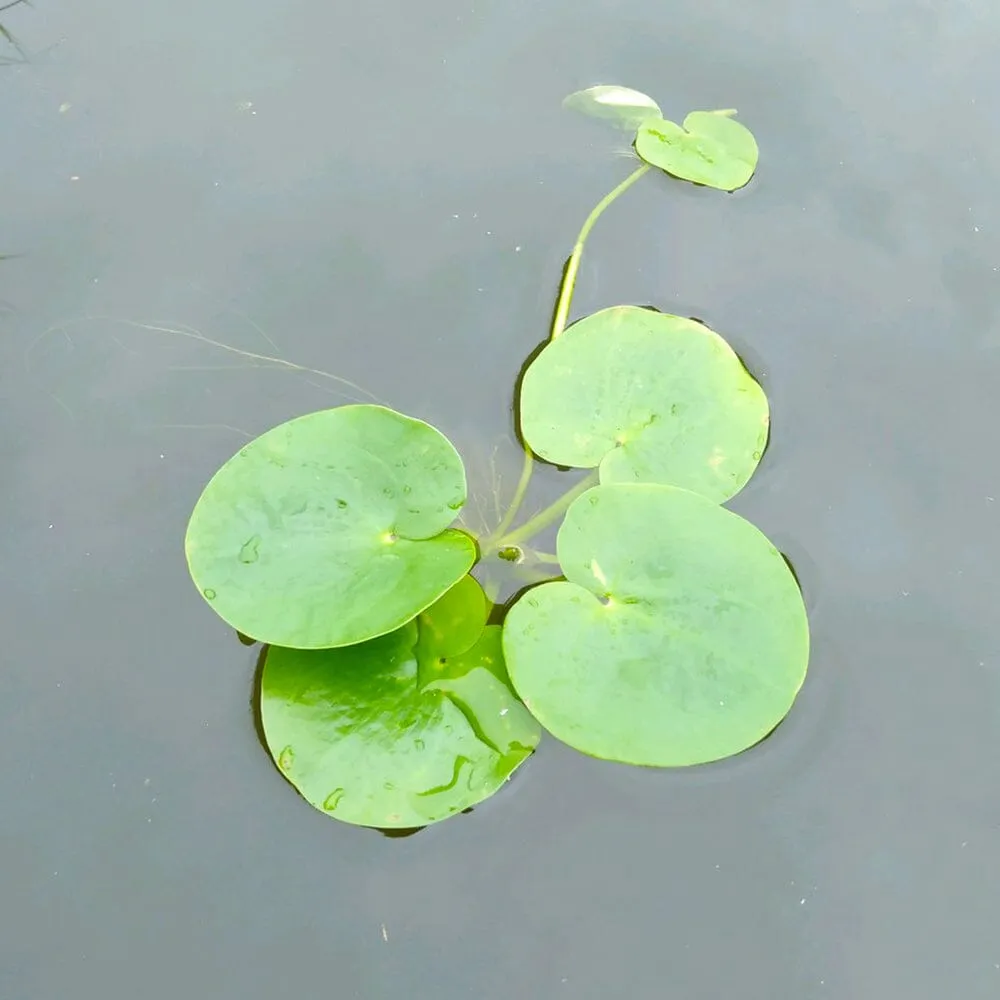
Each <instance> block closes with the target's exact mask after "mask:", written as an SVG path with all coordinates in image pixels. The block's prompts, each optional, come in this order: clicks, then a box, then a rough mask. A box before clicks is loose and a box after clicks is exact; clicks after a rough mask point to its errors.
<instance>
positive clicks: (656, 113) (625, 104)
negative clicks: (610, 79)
mask: <svg viewBox="0 0 1000 1000" xmlns="http://www.w3.org/2000/svg"><path fill="white" fill-rule="evenodd" d="M563 107H564V108H568V109H570V110H572V111H579V112H581V113H582V114H585V115H590V117H591V118H603V119H604V120H606V121H611V122H614V123H615V124H616V125H618V126H619V127H621V128H626V129H634V128H637V127H638V126H639V125H641V124H642V123H643V122H644V121H645V120H646V119H647V118H659V117H660V108H659V105H658V104H657V103H656V101H654V100H653V98H652V97H649V96H648V95H647V94H643V93H641V92H640V91H638V90H632V89H631V88H630V87H616V86H608V85H601V86H598V87H588V88H587V89H586V90H577V91H576V92H575V93H572V94H570V95H569V97H567V98H566V99H565V100H564V101H563Z"/></svg>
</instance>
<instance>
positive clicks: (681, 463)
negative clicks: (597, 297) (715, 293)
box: [520, 306, 768, 502]
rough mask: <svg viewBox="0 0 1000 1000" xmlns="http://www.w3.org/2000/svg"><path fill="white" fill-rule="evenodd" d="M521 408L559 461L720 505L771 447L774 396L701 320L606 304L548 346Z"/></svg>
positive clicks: (527, 424) (542, 447)
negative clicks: (768, 445)
mask: <svg viewBox="0 0 1000 1000" xmlns="http://www.w3.org/2000/svg"><path fill="white" fill-rule="evenodd" d="M520 413H521V431H522V433H523V434H524V438H525V440H526V441H527V443H528V444H529V445H530V446H531V448H532V450H533V451H534V452H535V454H536V455H539V456H541V457H542V458H545V459H547V460H548V461H550V462H554V463H556V464H557V465H569V466H574V467H576V468H583V469H589V468H595V467H597V466H599V467H600V479H601V482H602V483H616V482H646V483H649V482H653V483H665V484H667V485H671V486H683V487H684V488H685V489H690V490H694V491H695V492H697V493H702V494H704V495H705V496H707V497H709V498H710V499H712V500H717V501H720V502H721V501H723V500H726V499H727V498H729V497H731V496H732V495H733V494H734V493H736V492H737V491H738V490H740V489H741V488H742V487H743V486H744V485H745V484H746V482H747V480H748V479H749V478H750V476H751V475H753V471H754V469H755V468H756V467H757V463H758V462H759V461H760V457H761V454H762V453H763V451H764V446H765V445H766V443H767V432H768V406H767V397H766V396H765V395H764V391H763V390H762V389H761V387H760V386H759V385H758V384H757V382H755V381H754V379H753V377H752V376H751V375H750V374H749V373H748V372H747V370H746V369H745V368H744V367H743V364H742V363H741V362H740V359H739V358H738V357H737V356H736V354H735V353H734V352H733V350H732V348H731V347H730V346H729V345H728V344H727V343H726V342H725V341H724V340H723V339H722V338H721V337H720V336H719V335H718V334H717V333H714V332H713V331H712V330H710V329H708V327H706V326H704V325H702V324H701V323H696V322H695V321H693V320H689V319H683V318H682V317H680V316H670V315H667V314H665V313H658V312H654V311H653V310H651V309H642V308H639V307H637V306H615V307H613V308H611V309H602V310H601V311H600V312H596V313H594V314H593V315H591V316H588V317H586V319H582V320H580V321H579V322H578V323H574V324H573V326H571V327H569V328H568V329H567V330H566V331H565V332H564V333H563V334H562V335H561V336H559V337H557V338H556V339H555V340H553V341H551V342H550V343H549V344H548V345H546V347H545V348H544V349H543V350H542V352H541V353H540V354H539V355H538V356H537V357H536V358H535V360H534V361H533V362H532V363H531V365H530V366H529V367H528V369H527V371H526V372H525V374H524V379H523V381H522V384H521V402H520Z"/></svg>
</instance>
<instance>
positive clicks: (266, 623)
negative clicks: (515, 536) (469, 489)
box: [185, 405, 476, 649]
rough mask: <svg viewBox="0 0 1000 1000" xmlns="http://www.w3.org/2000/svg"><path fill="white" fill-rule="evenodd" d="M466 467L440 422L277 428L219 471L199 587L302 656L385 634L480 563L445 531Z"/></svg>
mask: <svg viewBox="0 0 1000 1000" xmlns="http://www.w3.org/2000/svg"><path fill="white" fill-rule="evenodd" d="M465 493H466V485H465V470H464V468H463V466H462V460H461V458H460V457H459V455H458V452H457V451H455V448H454V447H453V446H452V444H451V442H449V441H448V439H447V438H445V437H444V435H442V434H441V433H440V431H437V430H435V429H434V428H433V427H431V426H430V425H429V424H425V423H423V421H420V420H414V419H412V418H411V417H406V416H403V415H402V414H400V413H396V412H395V411H393V410H389V409H386V408H385V407H382V406H371V405H358V406H341V407H338V408H336V409H332V410H321V411H319V412H318V413H310V414H307V415H306V416H303V417H298V418H297V419H295V420H290V421H289V422H288V423H284V424H281V425H279V426H278V427H274V428H272V429H271V430H269V431H267V432H266V433H265V434H263V435H261V436H260V437H259V438H257V439H255V440H254V441H251V442H250V444H248V445H246V447H244V448H243V449H241V450H240V452H239V453H238V454H237V455H234V456H233V457H232V458H231V459H230V460H229V461H228V462H226V464H225V465H224V466H223V467H222V468H221V469H220V470H219V471H218V472H217V473H216V474H215V476H214V477H213V478H212V480H211V481H210V482H209V484H208V486H206V487H205V491H204V492H203V493H202V495H201V498H200V499H199V500H198V503H197V505H196V506H195V509H194V512H193V514H192V515H191V521H190V523H189V525H188V530H187V538H186V540H185V549H186V552H187V560H188V566H189V567H190V570H191V576H192V577H193V579H194V581H195V583H196V584H197V586H198V589H199V590H200V591H201V592H202V594H203V595H204V597H205V599H206V600H207V601H208V602H209V603H210V604H211V606H212V607H213V608H214V609H215V611H216V612H217V613H218V614H219V615H220V616H221V617H222V618H223V619H224V620H225V621H226V622H228V623H229V624H230V625H232V627H233V628H235V629H236V630H237V631H239V632H242V633H244V634H245V635H248V636H252V637H253V638H254V639H259V640H261V641H263V642H268V643H273V644H275V645H280V646H294V647H297V648H299V649H323V648H329V647H332V646H346V645H350V644H352V643H356V642H361V641H363V640H365V639H370V638H373V637H374V636H377V635H382V634H384V633H386V632H390V631H392V630H393V629H395V628H398V627H399V626H400V625H402V624H403V623H404V622H407V621H409V620H410V619H412V618H413V617H414V616H415V615H416V614H418V613H419V612H420V611H422V610H423V609H424V608H426V607H428V606H429V605H430V604H432V603H433V602H434V601H436V600H437V598H439V597H440V596H441V595H442V594H443V593H444V592H445V591H446V590H448V589H449V588H450V587H451V586H452V585H453V584H454V583H455V582H456V581H457V580H459V579H461V577H462V576H464V575H465V574H466V573H467V572H468V571H469V569H470V568H471V566H472V564H473V562H474V561H475V558H476V546H475V543H474V542H473V540H472V539H471V538H470V537H469V536H468V535H466V534H464V533H462V532H459V531H454V530H445V529H446V528H448V525H450V524H451V523H452V522H453V521H454V519H455V516H456V513H457V511H458V510H459V509H460V508H461V507H462V505H463V504H464V503H465Z"/></svg>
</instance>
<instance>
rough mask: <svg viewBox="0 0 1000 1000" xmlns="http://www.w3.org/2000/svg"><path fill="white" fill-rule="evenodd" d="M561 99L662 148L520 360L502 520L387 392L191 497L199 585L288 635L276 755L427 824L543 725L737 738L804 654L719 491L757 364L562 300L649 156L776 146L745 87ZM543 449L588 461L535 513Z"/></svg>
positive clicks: (276, 645) (626, 310)
mask: <svg viewBox="0 0 1000 1000" xmlns="http://www.w3.org/2000/svg"><path fill="white" fill-rule="evenodd" d="M566 104H567V106H569V107H571V108H574V109H576V110H581V111H584V112H586V113H589V114H593V115H595V116H597V117H602V118H610V119H612V120H614V121H615V122H617V123H618V124H621V125H623V126H624V127H627V128H629V129H632V130H634V131H635V138H634V149H635V152H636V154H637V156H638V158H639V160H640V161H641V162H640V165H639V166H638V167H637V168H636V169H635V171H634V172H633V173H632V174H631V175H630V176H628V177H627V178H626V179H625V180H623V181H622V183H621V184H619V185H618V186H617V187H616V188H615V189H614V190H613V191H611V192H610V193H609V194H608V195H607V196H606V197H605V198H603V199H602V200H601V201H600V202H599V203H598V204H597V205H596V206H595V208H594V209H593V211H592V212H591V213H590V215H589V216H588V217H587V219H586V221H585V222H584V225H583V227H582V229H581V231H580V233H579V236H578V237H577V240H576V243H575V245H574V247H573V251H572V253H571V255H570V257H569V260H568V262H567V265H566V269H565V272H564V277H563V282H562V285H561V287H560V292H559V297H558V300H557V304H556V309H555V314H554V320H553V325H552V329H551V331H550V333H549V338H548V342H547V343H546V344H545V346H544V347H543V348H542V350H541V351H540V352H539V353H538V354H537V356H535V357H534V359H533V360H532V361H531V363H530V364H529V365H528V366H527V368H526V370H525V372H524V375H523V379H522V383H521V391H520V394H519V414H518V416H519V426H520V431H521V435H522V438H523V445H524V465H523V469H522V473H521V477H520V480H519V482H518V486H517V490H516V492H515V494H514V497H513V499H512V501H511V503H510V505H509V507H508V508H507V510H506V512H505V513H504V514H503V516H502V517H501V518H500V520H499V523H498V524H497V525H496V527H495V528H494V529H493V530H492V531H489V532H486V533H484V534H482V535H480V536H478V537H477V536H475V535H473V533H471V532H470V531H468V530H466V529H463V528H461V527H457V526H456V519H457V518H458V515H459V513H460V511H461V510H462V508H463V506H464V505H465V503H466V499H467V486H466V476H465V469H464V466H463V463H462V459H461V457H460V456H459V454H458V452H457V450H456V449H455V448H454V447H453V445H452V444H451V443H450V442H449V441H448V440H447V438H446V437H445V436H444V435H443V434H441V432H440V431H438V430H436V429H435V428H433V427H431V426H430V425H428V424H426V423H424V422H423V421H420V420H416V419H414V418H412V417H408V416H405V415H403V414H401V413H397V412H395V411H394V410H391V409H388V408H386V407H384V406H381V405H376V404H354V405H346V406H340V407H336V408H334V409H328V410H322V411H319V412H316V413H310V414H306V415H304V416H301V417H298V418H296V419H294V420H290V421H288V422H286V423H283V424H281V425H279V426H278V427H274V428H272V429H271V430H269V431H267V432H266V433H265V434H263V435H261V436H260V437H258V438H256V439H255V440H253V441H251V442H250V443H249V444H247V445H246V446H245V447H243V448H242V449H241V450H240V451H239V452H238V453H237V454H236V455H234V456H233V457H232V458H231V459H230V460H229V461H228V462H226V463H225V464H224V465H223V466H222V468H221V469H219V471H218V472H217V473H216V474H215V476H214V477H213V478H212V479H211V481H210V482H209V483H208V485H207V486H206V487H205V489H204V492H203V493H202V495H201V497H200V499H199V500H198V502H197V504H196V506H195V508H194V511H193V513H192V515H191V519H190V522H189V525H188V530H187V536H186V542H185V548H186V554H187V560H188V565H189V567H190V571H191V575H192V578H193V579H194V582H195V583H196V585H197V586H198V589H199V590H200V592H201V593H202V595H203V596H204V597H205V599H206V601H207V602H208V603H209V605H210V606H211V607H212V608H213V609H214V610H215V612H216V613H217V614H218V615H219V616H220V617H221V618H222V619H223V620H225V621H226V622H227V623H228V624H229V625H230V626H232V627H233V628H234V629H236V630H237V631H238V632H239V633H241V634H242V635H243V636H246V637H249V638H251V639H255V640H259V641H261V642H263V643H265V644H266V651H265V653H264V657H263V667H262V674H261V683H260V714H261V721H262V724H263V730H264V733H265V736H266V740H267V744H268V747H269V749H270V751H271V754H272V756H273V757H274V760H275V762H276V763H277V766H278V767H279V769H280V770H281V772H282V773H283V774H284V775H285V776H286V777H287V778H288V780H289V781H290V782H291V783H292V784H293V785H294V786H295V787H296V788H297V789H298V790H299V791H300V792H301V794H302V795H303V796H304V797H305V798H306V799H307V800H308V801H309V802H310V803H312V804H313V805H314V806H316V808H318V809H320V810H322V811H323V812H325V813H326V814H328V815H330V816H333V817H335V818H337V819H341V820H344V821H347V822H350V823H356V824H361V825H366V826H374V827H380V828H411V827H417V826H423V825H426V824H428V823H432V822H436V821H439V820H442V819H445V818H447V817H448V816H451V815H454V814H455V813H457V812H461V811H463V810H465V809H467V808H469V807H470V806H472V805H474V804H476V803H477V802H479V801H481V800H483V799H485V798H486V797H488V796H490V795H492V794H493V793H494V792H495V791H497V790H498V789H499V788H500V787H501V786H502V785H503V784H504V783H505V781H506V780H507V779H508V778H509V777H510V775H511V774H512V772H513V771H514V770H515V768H517V767H518V766H519V765H520V764H521V763H522V762H523V761H524V760H525V759H526V758H527V757H528V756H530V754H531V753H532V751H533V750H534V748H535V747H536V746H537V744H538V741H539V739H540V737H541V733H542V729H543V728H544V729H545V730H547V731H548V732H550V733H551V734H553V735H554V736H555V737H557V738H558V739H560V740H562V741H564V742H565V743H567V744H569V745H571V746H573V747H575V748H577V749H579V750H581V751H583V752H584V753H587V754H590V755H593V756H596V757H601V758H605V759H608V760H614V761H621V762H625V763H630V764H640V765H647V766H660V767H680V766H688V765H694V764H701V763H706V762H709V761H714V760H718V759H720V758H724V757H727V756H731V755H733V754H737V753H740V752H741V751H743V750H746V749H747V748H748V747H750V746H753V745H754V744H755V743H757V742H759V741H760V740H761V739H763V738H764V737H765V736H766V735H767V734H768V733H769V732H770V731H771V730H773V729H774V728H775V727H776V726H777V725H778V723H779V722H780V721H781V720H782V719H783V718H784V717H785V715H786V714H787V713H788V711H789V710H790V708H791V706H792V703H793V701H794V700H795V697H796V695H797V693H798V691H799V689H800V687H801V685H802V683H803V680H804V678H805V673H806V668H807V663H808V655H809V631H808V623H807V619H806V613H805V608H804V605H803V601H802V596H801V593H800V591H799V588H798V585H797V583H796V581H795V578H794V576H793V575H792V573H791V571H790V569H789V567H788V565H787V564H786V562H785V560H784V558H783V557H782V555H781V554H780V553H779V552H778V550H777V549H776V548H775V547H774V546H773V545H772V544H771V543H770V542H769V541H768V539H767V538H766V537H765V536H764V535H763V534H761V532H760V531H759V530H758V529H757V528H755V527H754V526H753V525H752V524H750V523H749V522H748V521H746V520H744V519H743V518H741V517H739V516H738V515H737V514H735V513H733V512H732V511H730V510H727V509H726V508H725V507H724V506H722V504H723V503H724V502H725V501H727V500H729V499H730V498H731V497H732V496H734V495H735V494H736V493H737V492H738V491H739V490H740V489H741V488H742V487H743V486H744V485H745V484H746V483H747V481H748V480H749V479H750V477H751V476H752V475H753V473H754V470H755V469H756V468H757V465H758V463H759V462H760V460H761V456H762V455H763V452H764V449H765V446H766V444H767V437H768V429H769V411H768V403H767V399H766V397H765V394H764V392H763V390H762V388H761V387H760V385H759V384H758V383H757V382H756V381H755V380H754V378H753V377H752V375H751V374H750V373H749V372H748V371H747V370H746V368H745V367H744V365H743V364H742V362H741V361H740V359H739V358H738V357H737V355H736V354H735V353H734V351H733V350H732V348H731V347H730V346H729V345H728V344H727V343H726V341H725V340H724V339H723V338H722V337H721V336H719V334H717V333H715V332H714V331H712V330H710V329H709V328H708V327H706V326H705V325H704V324H702V323H700V322H697V321H695V320H691V319H688V318H685V317H681V316H674V315H669V314H666V313H661V312H657V311H655V310H652V309H648V308H640V307H637V306H631V305H620V306H614V307H611V308H608V309H602V310H600V311H599V312H596V313H594V314H593V315H590V316H587V317H586V318H584V319H581V320H579V321H578V322H575V323H573V324H572V325H569V324H568V319H569V312H570V305H571V301H572V296H573V289H574V286H575V282H576V277H577V273H578V270H579V264H580V258H581V255H582V253H583V250H584V246H585V244H586V241H587V239H588V236H589V234H590V232H591V229H592V228H593V226H594V224H595V223H596V221H597V219H598V218H599V216H600V215H601V214H602V213H603V212H604V211H605V210H606V209H607V208H608V206H609V205H611V204H612V202H614V201H615V200H616V199H617V198H618V197H619V196H620V195H621V194H622V193H624V192H625V191H626V190H628V189H629V188H630V187H631V186H632V185H633V184H635V183H636V181H638V180H639V179H640V178H641V177H642V176H643V175H644V174H645V173H647V172H649V171H650V170H654V169H658V170H660V171H663V172H665V173H667V174H669V175H671V176H673V177H676V178H679V179H682V180H686V181H690V182H693V183H696V184H700V185H704V186H707V187H712V188H717V189H719V190H723V191H733V190H735V189H737V188H739V187H742V186H743V185H745V184H746V183H747V182H748V181H749V180H750V178H751V177H752V176H753V173H754V170H755V168H756V165H757V156H758V153H757V144H756V142H755V141H754V138H753V136H752V134H751V133H750V131H749V130H748V129H746V128H745V127H744V126H743V125H741V124H739V123H738V122H736V121H735V119H734V117H733V115H734V114H735V112H733V111H695V112H692V113H691V114H689V115H688V116H687V117H686V118H685V119H684V122H683V124H682V125H677V124H675V123H673V122H670V121H667V120H666V119H664V118H663V117H662V114H661V112H660V109H659V107H658V106H657V105H656V103H655V102H654V101H653V100H652V99H651V98H649V97H647V96H646V95H644V94H640V93H638V92H636V91H633V90H629V89H627V88H623V87H595V88H590V89H589V90H586V91H580V92H578V93H576V94H573V95H571V96H570V97H569V98H567V100H566ZM538 459H541V460H544V461H548V462H551V463H554V464H556V465H560V466H566V467H571V468H577V469H581V470H588V471H587V475H586V476H584V477H583V478H582V479H579V480H578V481H577V482H575V483H574V485H573V486H572V487H571V488H570V489H569V490H568V491H567V492H566V493H565V494H564V495H563V496H562V497H560V498H559V499H557V500H556V501H555V502H553V503H552V504H550V505H549V506H548V507H547V508H546V509H545V510H543V511H541V512H540V513H538V514H536V515H535V516H533V517H530V518H528V519H527V520H524V521H522V522H521V523H520V524H518V523H517V517H518V513H519V511H520V508H521V504H522V501H523V499H524V497H525V494H526V491H527V488H528V484H529V481H530V479H531V475H532V470H533V469H534V467H535V465H536V464H537V460H538ZM560 518H562V523H561V525H560V527H559V530H558V534H557V542H556V548H557V551H556V554H555V556H554V557H548V558H547V557H545V556H544V555H540V554H538V553H535V552H534V550H532V549H531V548H530V547H529V546H528V543H529V542H531V540H532V539H533V538H534V537H535V536H536V535H537V534H539V533H540V532H541V531H543V530H544V529H546V528H548V527H550V526H552V525H553V524H555V523H556V521H558V520H559V519H560ZM526 554H527V555H528V556H529V557H531V558H532V560H533V561H534V563H535V567H536V569H537V568H538V567H541V566H544V565H545V564H546V562H549V563H551V564H552V571H551V573H549V574H548V576H547V578H546V579H544V580H543V581H542V582H539V583H537V584H536V585H534V586H530V587H528V588H526V589H525V590H523V591H522V592H521V593H520V595H519V596H518V597H517V599H516V600H515V601H514V602H513V604H512V605H511V606H510V607H509V608H507V609H506V612H505V614H503V616H502V623H501V624H490V623H489V622H490V620H491V618H490V610H491V606H490V602H489V600H488V599H487V597H486V594H485V593H484V591H483V589H482V587H481V586H480V584H479V583H478V582H477V581H476V580H475V579H474V578H473V577H472V576H470V571H472V570H474V569H475V568H476V565H477V563H480V564H482V562H483V561H484V560H488V559H495V558H499V559H501V560H508V561H513V562H519V561H521V560H522V559H524V557H525V555H526ZM496 617H499V616H498V615H494V618H496Z"/></svg>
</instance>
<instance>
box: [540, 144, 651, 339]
mask: <svg viewBox="0 0 1000 1000" xmlns="http://www.w3.org/2000/svg"><path fill="white" fill-rule="evenodd" d="M649 169H650V167H649V164H648V163H644V164H643V165H642V166H641V167H638V168H637V169H636V170H633V171H632V173H630V174H629V175H628V177H626V178H625V180H623V181H622V182H621V184H619V185H618V187H616V188H615V189H614V190H613V191H609V192H608V193H607V194H606V195H605V196H604V197H603V198H602V199H601V200H600V201H599V202H598V203H597V204H596V205H595V206H594V210H593V211H592V212H591V213H590V215H588V216H587V220H586V222H584V224H583V227H582V228H581V230H580V235H579V236H577V238H576V245H575V246H574V247H573V252H572V253H571V254H570V257H569V261H568V262H567V264H566V272H565V274H564V275H563V280H562V285H561V286H560V288H559V299H558V300H557V302H556V314H555V316H554V317H553V320H552V334H551V337H550V339H551V340H555V339H556V337H558V336H559V334H561V333H562V332H563V330H565V329H566V322H567V321H568V320H569V307H570V303H571V302H572V301H573V289H574V287H575V286H576V275H577V272H578V271H579V270H580V258H581V257H582V256H583V245H584V244H585V243H586V242H587V237H588V236H589V235H590V231H591V229H593V228H594V223H595V222H597V220H598V219H599V218H600V216H601V213H602V212H603V211H604V210H605V209H606V208H607V207H608V205H610V204H611V203H612V202H613V201H614V200H615V199H616V198H617V197H618V196H619V195H620V194H624V192H626V191H627V190H628V189H629V188H630V187H631V186H632V185H633V184H634V183H635V182H636V181H637V180H638V179H639V178H640V177H642V175H643V174H645V173H646V172H647V171H648V170H649Z"/></svg>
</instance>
